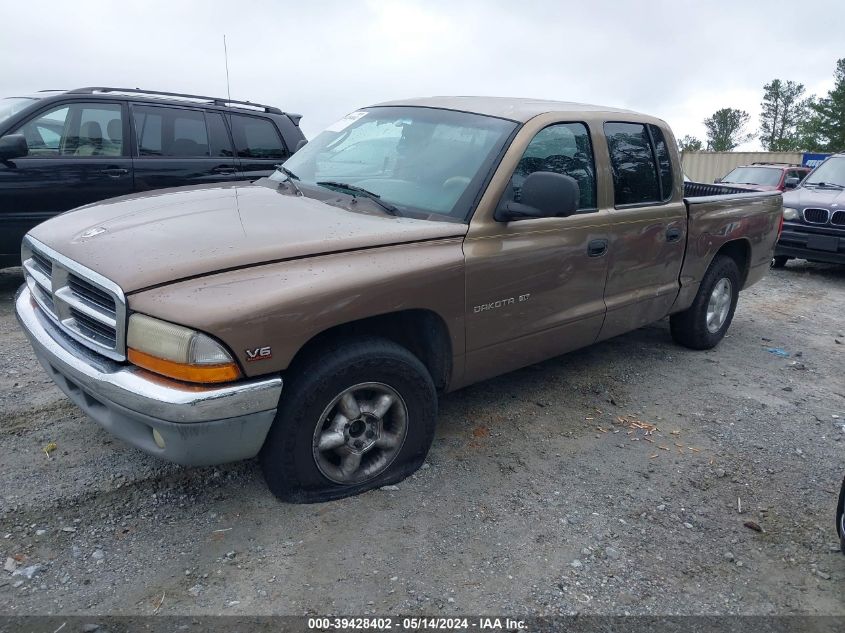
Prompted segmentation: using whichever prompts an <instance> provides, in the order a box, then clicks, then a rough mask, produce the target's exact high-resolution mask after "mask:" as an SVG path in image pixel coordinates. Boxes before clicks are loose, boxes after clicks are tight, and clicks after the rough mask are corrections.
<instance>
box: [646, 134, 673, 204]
mask: <svg viewBox="0 0 845 633" xmlns="http://www.w3.org/2000/svg"><path fill="white" fill-rule="evenodd" d="M648 129H649V131H650V132H651V140H652V141H653V142H654V155H655V156H657V168H658V171H659V172H660V193H661V199H662V200H669V198H671V197H672V161H671V160H670V159H669V149H668V147H667V146H666V138H665V137H664V136H663V130H661V129H660V128H659V127H657V126H656V125H649V126H648Z"/></svg>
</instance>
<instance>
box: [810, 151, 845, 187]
mask: <svg viewBox="0 0 845 633" xmlns="http://www.w3.org/2000/svg"><path fill="white" fill-rule="evenodd" d="M808 185H809V186H811V187H812V186H819V185H832V186H834V187H845V156H833V157H831V158H828V159H827V160H826V161H824V162H823V163H822V164H821V165H819V166H818V167H816V170H815V171H814V172H813V173H811V174H810V175H809V176H807V179H806V180H805V181H804V186H805V187H806V186H808Z"/></svg>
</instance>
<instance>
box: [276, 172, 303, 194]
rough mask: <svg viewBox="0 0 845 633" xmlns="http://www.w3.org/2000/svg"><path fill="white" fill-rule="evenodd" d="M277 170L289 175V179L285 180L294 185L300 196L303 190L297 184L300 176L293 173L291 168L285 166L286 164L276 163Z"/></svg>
mask: <svg viewBox="0 0 845 633" xmlns="http://www.w3.org/2000/svg"><path fill="white" fill-rule="evenodd" d="M276 171H280V172H282V173H283V174H284V175H285V176H287V177H288V178H287V180H286V181H285V182H287V183H289V184H290V186H291V187H293V189H294V191H296V193H298V194H299V195H300V196H301V195H302V190H301V189H300V188H299V186H298V185H297V184H296V182H294V181H296V180H299V176H297V175H296V174H295V173H293V172H292V171H291V170H290V169H288V168H287V167H285V166H284V165H276Z"/></svg>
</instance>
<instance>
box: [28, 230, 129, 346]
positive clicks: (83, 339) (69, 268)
mask: <svg viewBox="0 0 845 633" xmlns="http://www.w3.org/2000/svg"><path fill="white" fill-rule="evenodd" d="M21 259H22V261H23V269H24V276H25V278H26V283H27V285H28V286H29V288H30V290H31V291H32V295H33V297H34V298H35V301H36V302H37V303H38V305H39V306H40V307H41V309H42V310H43V311H44V312H45V314H47V316H49V317H50V318H51V319H52V320H53V321H54V322H55V323H56V324H57V325H58V326H59V327H60V328H61V329H62V330H63V331H64V332H65V333H66V334H68V335H69V336H70V337H71V338H73V339H76V340H77V341H79V342H80V343H82V344H83V345H86V346H87V347H90V348H91V349H93V350H94V351H96V352H99V353H100V354H103V355H104V356H107V357H109V358H112V359H114V360H125V358H126V300H125V298H124V296H123V291H122V290H121V289H120V287H119V286H118V285H117V284H115V283H114V282H113V281H111V280H109V279H106V278H105V277H103V276H102V275H100V274H98V273H96V272H94V271H93V270H89V269H88V268H85V267H84V266H81V265H80V264H77V263H76V262H74V261H73V260H70V259H68V258H67V257H65V256H64V255H61V254H60V253H57V252H56V251H54V250H53V249H51V248H49V247H48V246H46V245H44V244H41V243H40V242H38V241H37V240H35V239H33V238H31V237H29V236H27V237H26V238H24V242H23V248H22V253H21Z"/></svg>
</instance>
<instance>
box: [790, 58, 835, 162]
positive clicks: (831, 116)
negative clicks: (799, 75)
mask: <svg viewBox="0 0 845 633" xmlns="http://www.w3.org/2000/svg"><path fill="white" fill-rule="evenodd" d="M833 81H834V84H833V90H831V91H830V92H828V93H827V97H823V98H820V99H813V100H811V101H810V103H809V110H810V112H811V115H810V117H809V118H808V119H807V120H806V121H805V122H804V123H803V124H802V125H801V126H799V130H798V134H799V142H800V145H801V147H802V149H805V150H814V151H820V152H841V151H843V150H845V58H842V59H840V60H838V61H837V62H836V70H835V71H834V73H833Z"/></svg>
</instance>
